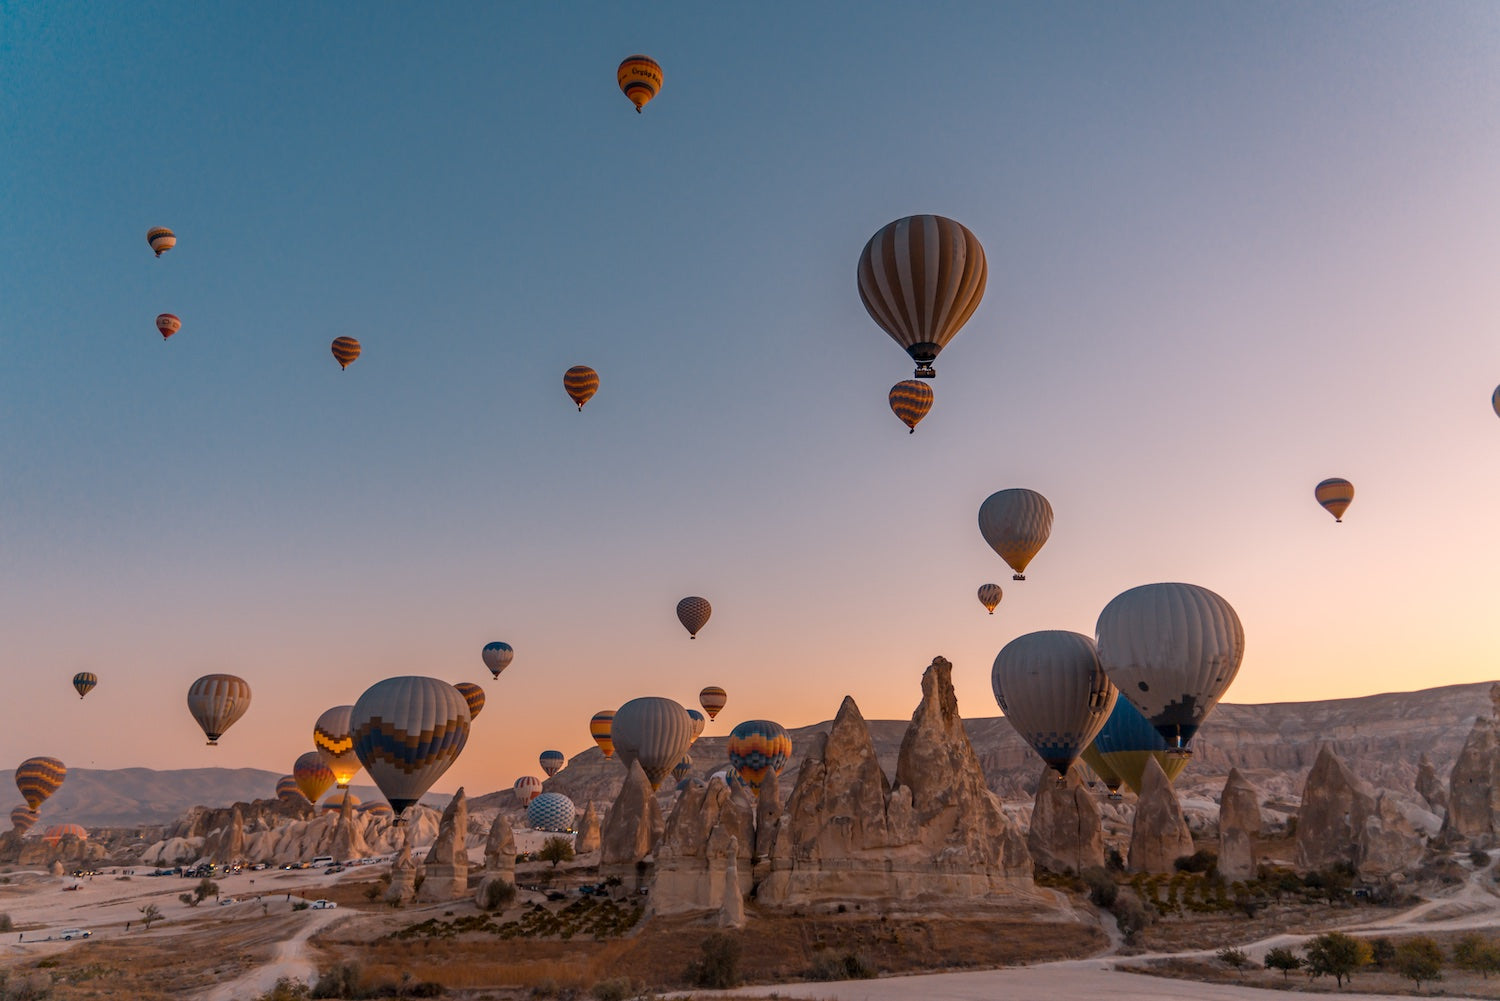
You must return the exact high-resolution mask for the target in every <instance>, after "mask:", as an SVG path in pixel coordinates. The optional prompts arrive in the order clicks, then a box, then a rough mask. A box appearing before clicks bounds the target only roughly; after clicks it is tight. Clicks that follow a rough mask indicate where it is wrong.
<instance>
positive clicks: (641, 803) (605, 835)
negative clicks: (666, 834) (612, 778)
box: [599, 761, 663, 885]
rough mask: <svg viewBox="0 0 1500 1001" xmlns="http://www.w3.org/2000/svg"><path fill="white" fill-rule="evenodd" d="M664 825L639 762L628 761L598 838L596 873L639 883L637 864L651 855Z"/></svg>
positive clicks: (640, 873) (605, 876)
mask: <svg viewBox="0 0 1500 1001" xmlns="http://www.w3.org/2000/svg"><path fill="white" fill-rule="evenodd" d="M662 828H663V821H662V815H661V805H660V804H659V803H657V801H656V795H655V793H653V792H652V789H651V782H650V781H649V780H648V779H647V778H646V773H645V771H644V770H642V768H641V763H640V762H639V761H632V762H631V763H630V771H629V772H628V773H627V774H626V777H625V784H624V785H623V786H622V787H621V788H620V795H619V796H617V797H616V798H615V801H614V803H613V804H611V806H610V808H609V813H608V814H606V815H605V817H604V828H603V830H602V832H601V834H600V840H599V875H600V876H601V877H602V878H604V879H608V878H609V877H611V876H618V877H620V879H622V880H624V881H625V882H626V883H627V884H630V883H636V884H637V885H640V884H639V882H638V878H639V877H640V876H641V875H642V870H641V869H639V868H638V867H637V863H639V862H643V861H645V860H646V859H647V858H648V857H649V856H650V855H651V850H652V848H654V847H655V845H656V840H657V838H658V837H659V836H660V833H661V831H662Z"/></svg>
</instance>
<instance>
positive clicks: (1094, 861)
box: [1026, 766, 1104, 873]
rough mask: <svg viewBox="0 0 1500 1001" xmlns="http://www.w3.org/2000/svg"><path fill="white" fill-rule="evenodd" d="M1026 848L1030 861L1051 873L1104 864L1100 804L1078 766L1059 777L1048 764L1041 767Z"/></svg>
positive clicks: (1073, 870) (1081, 869)
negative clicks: (1080, 776)
mask: <svg viewBox="0 0 1500 1001" xmlns="http://www.w3.org/2000/svg"><path fill="white" fill-rule="evenodd" d="M1026 847H1027V848H1028V849H1029V850H1030V852H1031V859H1032V861H1033V862H1035V863H1036V864H1037V865H1039V866H1041V867H1042V868H1043V869H1046V870H1048V871H1050V872H1074V873H1078V872H1083V870H1085V869H1088V868H1091V867H1093V866H1102V865H1104V828H1103V826H1102V824H1101V822H1100V813H1099V804H1098V802H1097V801H1096V800H1095V799H1094V797H1093V796H1092V795H1091V794H1090V793H1089V791H1088V789H1086V788H1085V787H1084V785H1083V782H1082V780H1081V779H1080V778H1079V776H1078V769H1077V768H1072V769H1069V771H1068V774H1067V777H1066V778H1065V779H1060V778H1059V776H1058V774H1057V772H1055V771H1053V770H1052V769H1051V768H1050V767H1047V766H1043V767H1042V774H1041V777H1040V778H1038V779H1037V786H1036V801H1035V803H1034V804H1033V805H1032V808H1031V827H1030V829H1029V830H1028V831H1027V832H1026Z"/></svg>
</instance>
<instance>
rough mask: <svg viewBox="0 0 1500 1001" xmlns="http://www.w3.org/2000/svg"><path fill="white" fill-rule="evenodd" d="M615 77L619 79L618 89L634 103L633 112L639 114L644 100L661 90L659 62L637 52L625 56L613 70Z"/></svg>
mask: <svg viewBox="0 0 1500 1001" xmlns="http://www.w3.org/2000/svg"><path fill="white" fill-rule="evenodd" d="M615 79H616V80H618V81H619V84H620V91H621V92H622V93H623V94H624V95H625V96H626V97H628V98H630V103H631V104H633V105H635V113H636V114H640V113H641V109H643V108H644V107H645V106H646V102H648V101H650V100H651V99H652V98H653V97H655V96H656V94H657V91H659V90H661V81H662V72H661V64H660V63H658V62H657V61H656V60H655V59H652V58H651V57H650V56H643V55H640V54H639V53H637V54H636V55H633V56H626V57H625V59H624V61H622V62H621V63H620V68H619V69H617V70H616V71H615Z"/></svg>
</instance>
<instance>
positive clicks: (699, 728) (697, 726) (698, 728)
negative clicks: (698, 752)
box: [687, 709, 708, 741]
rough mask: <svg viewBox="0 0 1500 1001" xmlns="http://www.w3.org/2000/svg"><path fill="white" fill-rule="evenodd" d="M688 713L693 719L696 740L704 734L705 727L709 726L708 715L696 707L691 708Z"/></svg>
mask: <svg viewBox="0 0 1500 1001" xmlns="http://www.w3.org/2000/svg"><path fill="white" fill-rule="evenodd" d="M687 714H688V718H689V719H691V720H692V721H693V740H694V741H696V740H697V739H698V738H699V737H701V736H703V728H704V727H706V726H708V717H706V716H704V715H703V714H702V713H700V712H699V711H698V710H696V709H689V710H688V711H687Z"/></svg>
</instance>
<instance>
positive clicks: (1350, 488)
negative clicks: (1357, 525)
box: [1313, 476, 1354, 524]
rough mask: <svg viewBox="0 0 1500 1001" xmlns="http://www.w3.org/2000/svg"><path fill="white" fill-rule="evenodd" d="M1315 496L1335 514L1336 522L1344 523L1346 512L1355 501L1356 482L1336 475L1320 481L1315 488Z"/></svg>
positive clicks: (1324, 506)
mask: <svg viewBox="0 0 1500 1001" xmlns="http://www.w3.org/2000/svg"><path fill="white" fill-rule="evenodd" d="M1313 496H1314V497H1316V498H1317V499H1318V503H1319V504H1322V505H1323V508H1324V509H1325V510H1326V511H1327V512H1328V513H1329V514H1331V515H1333V520H1334V522H1335V523H1336V524H1337V523H1342V522H1343V520H1344V512H1345V511H1347V510H1349V505H1350V504H1352V503H1354V484H1352V483H1350V482H1349V481H1348V480H1345V479H1340V478H1339V477H1337V476H1335V477H1333V478H1332V479H1328V480H1324V481H1323V482H1322V483H1319V484H1318V485H1317V487H1316V488H1314V490H1313Z"/></svg>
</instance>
